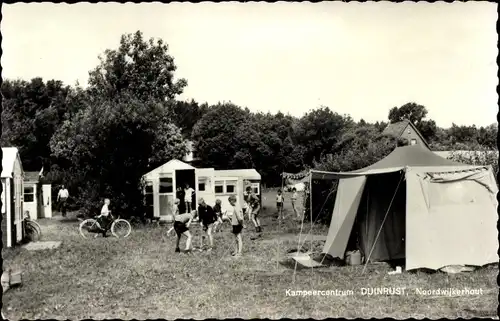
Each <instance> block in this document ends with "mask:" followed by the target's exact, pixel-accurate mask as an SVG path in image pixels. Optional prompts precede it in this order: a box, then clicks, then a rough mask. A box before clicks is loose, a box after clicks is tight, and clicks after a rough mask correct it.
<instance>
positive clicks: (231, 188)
mask: <svg viewBox="0 0 500 321" xmlns="http://www.w3.org/2000/svg"><path fill="white" fill-rule="evenodd" d="M236 182H237V181H226V193H227V194H230V193H234V192H236Z"/></svg>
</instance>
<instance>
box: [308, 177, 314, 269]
mask: <svg viewBox="0 0 500 321" xmlns="http://www.w3.org/2000/svg"><path fill="white" fill-rule="evenodd" d="M309 186H310V187H309V207H310V210H309V212H310V215H309V216H310V218H311V233H312V229H313V214H312V212H313V211H312V195H313V193H312V173H311V171H309ZM310 236H311V248H310V249H309V251H310V252H311V254H312V250H313V237H312V234H310ZM313 269H314V267H313V266H312V264H311V271H312V270H313Z"/></svg>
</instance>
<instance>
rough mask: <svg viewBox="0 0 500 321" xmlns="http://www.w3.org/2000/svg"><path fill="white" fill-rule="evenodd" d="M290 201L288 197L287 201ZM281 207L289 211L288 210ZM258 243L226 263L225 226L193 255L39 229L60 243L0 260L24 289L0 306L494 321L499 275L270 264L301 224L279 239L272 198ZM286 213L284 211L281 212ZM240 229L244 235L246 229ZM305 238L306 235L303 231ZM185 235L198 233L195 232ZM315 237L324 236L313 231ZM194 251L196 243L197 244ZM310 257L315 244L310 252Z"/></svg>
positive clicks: (107, 313)
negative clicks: (374, 291) (447, 292)
mask: <svg viewBox="0 0 500 321" xmlns="http://www.w3.org/2000/svg"><path fill="white" fill-rule="evenodd" d="M288 199H289V197H288ZM288 202H289V201H287V204H286V205H287V207H289V203H288ZM263 203H264V206H265V207H266V208H265V210H264V211H263V217H264V218H263V221H264V233H263V237H262V239H260V240H256V241H252V240H250V236H252V235H253V229H250V228H248V229H246V230H244V255H243V257H241V258H232V257H231V256H230V253H231V250H232V248H231V246H232V238H231V236H232V235H231V234H230V228H229V226H226V228H225V230H224V231H223V232H221V233H217V234H216V235H215V243H216V247H217V248H216V249H215V250H214V251H212V252H211V253H206V252H201V253H193V254H191V255H187V254H178V253H174V242H175V239H174V238H173V237H167V236H166V228H165V227H155V228H153V227H151V228H142V229H135V230H134V231H133V232H132V234H131V236H130V237H129V238H128V239H125V240H117V239H115V238H101V237H99V238H96V239H92V240H84V239H81V238H80V237H79V235H78V231H77V227H78V222H76V221H74V220H68V221H61V220H56V219H53V220H41V221H40V223H41V225H42V228H43V230H44V236H43V239H44V240H61V241H62V242H63V243H62V245H61V247H60V248H58V249H56V250H48V251H34V252H31V251H27V250H24V249H20V248H17V249H14V250H9V251H3V255H4V258H6V259H7V261H6V262H4V266H8V267H14V268H15V267H18V268H21V269H22V271H23V286H22V287H19V288H14V289H11V290H9V291H8V292H7V293H5V295H4V297H3V313H4V314H5V315H6V317H7V318H8V319H11V320H12V319H49V318H55V319H86V318H91V319H104V318H118V319H146V318H166V319H174V318H196V319H198V318H200V319H201V318H203V319H204V318H257V317H259V318H271V319H277V318H285V317H288V318H309V317H311V318H318V319H319V318H326V317H346V318H354V317H360V318H367V317H376V318H378V317H392V318H408V317H415V318H422V317H428V318H432V319H434V318H456V317H464V318H469V317H472V316H478V317H482V316H483V317H486V316H494V315H496V308H497V305H498V300H497V294H498V292H497V286H496V277H497V274H498V268H497V267H496V266H492V267H487V268H483V269H481V270H479V271H476V272H473V273H464V274H458V275H447V274H444V273H434V274H425V273H403V274H400V275H392V276H391V275H387V272H388V271H389V267H387V266H386V265H383V264H374V265H369V267H368V270H367V273H366V274H364V275H361V270H362V267H360V266H357V267H329V268H322V269H314V270H311V269H299V270H298V271H297V272H296V278H295V283H293V282H292V281H293V274H294V270H293V268H290V267H288V266H287V265H286V264H277V256H279V257H280V260H283V259H284V257H285V254H286V252H287V251H288V250H289V249H292V248H294V247H296V246H297V241H296V240H295V239H293V238H290V237H288V238H287V237H284V236H285V235H286V234H287V233H294V234H298V231H299V228H300V224H298V223H296V222H293V221H287V222H286V223H285V224H283V226H282V227H281V229H280V230H279V229H278V227H277V223H276V221H274V220H272V216H273V212H274V194H270V193H266V194H265V195H264V201H263ZM287 210H288V211H289V209H287ZM247 225H249V224H248V223H247ZM305 230H307V229H305ZM192 231H193V232H195V234H196V233H199V231H200V228H199V227H198V226H196V227H193V228H192ZM314 233H322V234H324V233H326V228H325V227H316V228H315V231H314ZM194 241H195V245H196V244H197V242H198V239H196V238H195V240H194ZM315 243H316V244H314V245H315V248H320V247H321V242H319V241H318V242H315ZM369 287H391V288H394V287H405V288H406V291H407V292H406V293H407V295H372V296H364V295H362V294H361V289H362V288H369ZM417 288H422V289H426V290H429V289H438V288H454V289H464V288H469V289H482V291H483V294H482V295H473V296H462V297H446V296H424V295H419V294H417V293H415V290H416V289H417ZM287 290H340V291H345V290H352V291H353V293H352V295H345V296H304V297H302V296H287Z"/></svg>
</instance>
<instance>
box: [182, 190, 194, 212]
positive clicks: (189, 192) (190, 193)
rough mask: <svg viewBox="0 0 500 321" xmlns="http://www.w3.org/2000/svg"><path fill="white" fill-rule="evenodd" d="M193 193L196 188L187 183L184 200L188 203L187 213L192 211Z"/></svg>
mask: <svg viewBox="0 0 500 321" xmlns="http://www.w3.org/2000/svg"><path fill="white" fill-rule="evenodd" d="M193 194H194V189H192V188H191V186H189V184H186V188H185V189H184V202H185V203H186V213H190V212H191V211H192V207H191V203H192V202H193Z"/></svg>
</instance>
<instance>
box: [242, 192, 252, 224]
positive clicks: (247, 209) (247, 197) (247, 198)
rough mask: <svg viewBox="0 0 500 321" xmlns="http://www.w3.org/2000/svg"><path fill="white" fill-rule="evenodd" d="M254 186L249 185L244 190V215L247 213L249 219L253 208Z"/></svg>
mask: <svg viewBox="0 0 500 321" xmlns="http://www.w3.org/2000/svg"><path fill="white" fill-rule="evenodd" d="M251 189H252V188H251V187H250V186H247V188H246V189H245V191H244V192H243V206H242V211H243V216H245V215H246V214H247V215H248V220H251V219H252V218H251V214H252V213H251V210H250V205H249V203H250V194H251V193H250V190H251Z"/></svg>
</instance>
